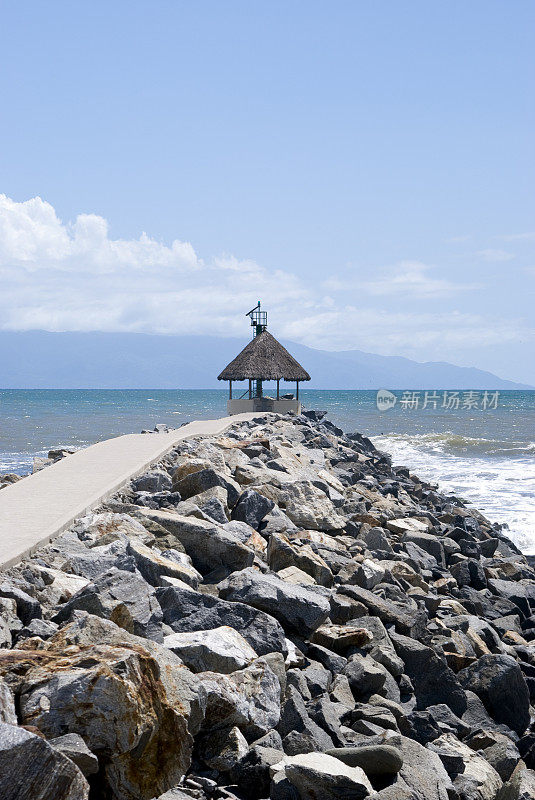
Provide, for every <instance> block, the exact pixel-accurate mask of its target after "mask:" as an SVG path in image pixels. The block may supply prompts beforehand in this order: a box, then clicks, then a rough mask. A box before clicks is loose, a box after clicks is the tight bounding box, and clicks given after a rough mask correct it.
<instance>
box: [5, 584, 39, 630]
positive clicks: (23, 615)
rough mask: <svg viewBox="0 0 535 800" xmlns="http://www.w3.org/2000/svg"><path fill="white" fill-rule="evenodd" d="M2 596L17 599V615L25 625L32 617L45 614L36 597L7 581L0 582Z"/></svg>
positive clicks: (36, 617)
mask: <svg viewBox="0 0 535 800" xmlns="http://www.w3.org/2000/svg"><path fill="white" fill-rule="evenodd" d="M0 597H6V598H8V599H10V600H14V601H15V603H16V605H17V616H18V617H19V619H20V620H21V621H22V622H23V623H24V624H25V625H28V624H29V623H30V622H31V620H32V619H41V617H42V616H43V612H42V610H41V606H40V604H39V602H38V601H37V600H36V599H35V598H34V597H31V596H30V595H29V594H27V592H25V591H23V590H22V589H20V588H19V587H18V586H15V585H13V584H11V583H8V582H7V581H3V582H2V583H0Z"/></svg>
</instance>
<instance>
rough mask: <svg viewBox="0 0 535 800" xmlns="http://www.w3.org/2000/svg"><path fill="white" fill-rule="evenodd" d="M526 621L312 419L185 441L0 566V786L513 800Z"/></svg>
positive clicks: (59, 791)
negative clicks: (30, 551) (14, 561)
mask: <svg viewBox="0 0 535 800" xmlns="http://www.w3.org/2000/svg"><path fill="white" fill-rule="evenodd" d="M534 608H535V573H534V571H533V570H532V568H531V566H530V565H529V564H528V562H527V560H526V558H525V557H524V556H523V555H522V554H521V553H520V551H519V550H518V549H517V548H516V547H515V546H514V544H513V543H512V542H511V541H510V540H509V539H508V538H507V537H506V536H505V535H504V534H503V532H502V530H501V529H500V527H499V526H498V525H493V524H491V523H490V522H489V521H488V520H486V519H485V518H484V517H483V516H482V515H481V514H479V513H478V512H477V511H475V510H474V509H472V508H468V507H466V506H465V505H464V504H463V502H462V501H460V500H458V499H457V498H455V497H445V496H443V495H441V494H439V493H438V491H437V489H436V487H434V486H432V485H429V484H426V483H425V482H423V481H421V480H419V479H418V478H417V477H416V476H415V475H413V474H412V473H411V472H410V470H409V469H408V468H407V467H392V465H391V462H390V459H389V457H388V456H387V455H385V454H383V453H381V452H379V451H377V450H376V449H375V448H374V446H373V445H372V443H371V442H370V441H369V440H368V439H366V438H365V437H363V436H361V435H360V434H358V433H355V434H351V435H346V434H344V433H343V432H342V431H341V430H340V429H338V428H336V427H335V426H334V425H332V424H331V423H330V422H329V421H328V420H326V419H325V418H324V415H322V414H321V413H320V412H314V411H310V412H306V413H305V414H303V415H301V416H299V417H295V416H293V417H292V416H285V417H281V416H277V415H273V414H265V415H259V416H258V417H257V418H255V419H253V420H252V421H250V422H241V423H237V424H235V425H234V426H232V427H231V428H230V429H229V430H228V431H227V433H226V435H225V436H224V437H212V438H193V439H189V440H184V441H183V442H181V443H180V445H179V446H177V448H176V449H175V450H174V451H173V452H171V453H169V454H168V455H167V456H165V458H163V459H162V460H161V461H160V462H159V463H158V464H155V465H154V466H153V467H152V468H151V469H150V470H149V471H148V472H147V473H146V474H145V475H143V476H140V477H138V478H136V479H135V480H134V481H132V483H131V484H130V486H129V487H127V489H125V490H124V491H122V492H120V493H119V494H118V495H116V496H115V497H114V498H112V499H111V500H110V501H109V502H107V503H106V504H105V506H103V507H102V508H100V509H98V510H97V512H95V513H91V514H89V515H88V516H86V517H84V518H82V519H79V520H77V522H76V523H75V524H74V525H73V526H72V528H71V529H70V530H69V531H67V532H66V533H64V534H63V535H62V536H60V537H59V538H58V539H56V540H55V541H54V542H53V543H52V544H50V545H49V546H48V547H45V548H43V549H41V550H40V551H39V552H37V553H36V554H35V555H34V556H32V557H31V558H27V559H26V560H25V561H24V562H22V563H20V564H19V565H18V566H17V567H12V568H11V569H9V570H6V571H4V572H3V574H2V575H0V796H1V797H2V798H3V799H4V800H26V799H27V800H84V799H87V798H91V800H97V799H98V800H100V799H101V798H102V800H153V798H159V800H185V798H198V800H212V798H213V800H220V799H221V800H224V799H225V798H226V799H227V800H235V799H236V798H238V799H241V800H249V798H251V800H262V799H263V798H264V799H266V798H272V800H323V799H325V800H338V799H340V800H349V798H368V797H369V798H375V800H528V798H534V797H535V772H532V770H533V769H534V768H535V721H534V709H533V707H532V703H534V702H535V616H534V614H533V611H534Z"/></svg>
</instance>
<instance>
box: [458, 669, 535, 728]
mask: <svg viewBox="0 0 535 800" xmlns="http://www.w3.org/2000/svg"><path fill="white" fill-rule="evenodd" d="M457 677H458V679H459V681H460V682H461V684H462V686H464V688H465V689H469V690H470V691H472V692H475V694H477V696H478V697H479V698H480V699H481V700H482V701H483V704H484V706H485V708H486V709H487V711H488V712H489V714H490V715H491V716H492V717H493V718H494V719H495V720H496V721H497V722H502V723H504V724H505V725H507V726H508V727H509V728H511V729H512V730H514V731H516V732H517V733H523V732H524V731H525V730H526V728H527V727H528V725H529V720H530V710H529V690H528V687H527V684H526V681H525V679H524V676H523V675H522V670H521V669H520V667H519V666H518V664H517V662H516V661H515V659H514V658H513V657H512V656H507V655H494V654H488V655H484V656H481V658H479V659H478V660H477V661H476V662H475V663H474V664H471V665H470V666H469V667H466V668H465V669H463V670H461V671H460V672H459V673H458V675H457Z"/></svg>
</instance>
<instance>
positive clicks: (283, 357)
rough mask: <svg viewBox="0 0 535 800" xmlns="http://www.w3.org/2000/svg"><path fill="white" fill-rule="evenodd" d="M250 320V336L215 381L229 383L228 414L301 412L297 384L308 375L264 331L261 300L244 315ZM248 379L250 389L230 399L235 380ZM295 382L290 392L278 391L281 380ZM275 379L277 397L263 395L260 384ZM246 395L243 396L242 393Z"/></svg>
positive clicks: (265, 320)
mask: <svg viewBox="0 0 535 800" xmlns="http://www.w3.org/2000/svg"><path fill="white" fill-rule="evenodd" d="M245 316H247V317H249V318H250V320H251V327H252V329H253V339H252V341H251V342H249V344H248V345H246V347H244V348H243V350H242V351H241V353H238V355H237V356H236V358H235V359H234V360H233V361H231V362H230V364H228V365H227V366H226V367H225V369H224V370H223V372H221V374H220V375H218V380H220V381H228V382H229V400H228V403H227V407H228V413H229V414H240V413H242V412H245V411H277V412H279V413H285V412H289V411H294V412H295V413H300V410H301V404H300V402H299V383H300V381H309V380H310V375H309V374H308V372H307V371H306V370H305V369H303V367H302V366H301V364H299V363H298V362H297V361H296V360H295V358H293V356H291V355H290V353H289V352H288V351H287V350H286V348H285V347H283V346H282V344H281V343H280V342H278V341H277V340H276V339H275V337H274V336H272V335H271V333H269V332H268V330H267V313H266V312H265V311H262V308H261V305H260V300H259V301H258V303H257V305H256V306H255V307H254V308H252V309H251V310H250V311H248V312H247V314H246V315H245ZM245 380H248V381H249V390H248V391H245V392H244V393H243V395H242V396H241V397H238V398H235V399H233V398H232V383H233V382H234V381H245ZM281 380H283V381H295V390H296V391H295V397H294V395H293V394H289V395H288V394H285V395H283V396H282V397H281V396H280V393H279V385H280V381H281ZM265 381H276V382H277V396H276V398H275V397H269V396H264V392H263V383H264V382H265ZM246 395H248V397H247V398H246V397H245V396H246Z"/></svg>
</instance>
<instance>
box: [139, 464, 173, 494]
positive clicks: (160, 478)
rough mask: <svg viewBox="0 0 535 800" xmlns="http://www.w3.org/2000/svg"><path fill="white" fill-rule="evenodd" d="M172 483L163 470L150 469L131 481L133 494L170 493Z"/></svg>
mask: <svg viewBox="0 0 535 800" xmlns="http://www.w3.org/2000/svg"><path fill="white" fill-rule="evenodd" d="M172 484H173V481H172V480H171V476H170V475H169V473H168V472H166V471H165V470H164V469H152V470H150V471H149V472H145V473H144V474H143V475H140V476H139V477H138V478H134V479H133V481H132V488H133V490H134V491H135V492H170V491H171V487H172Z"/></svg>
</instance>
